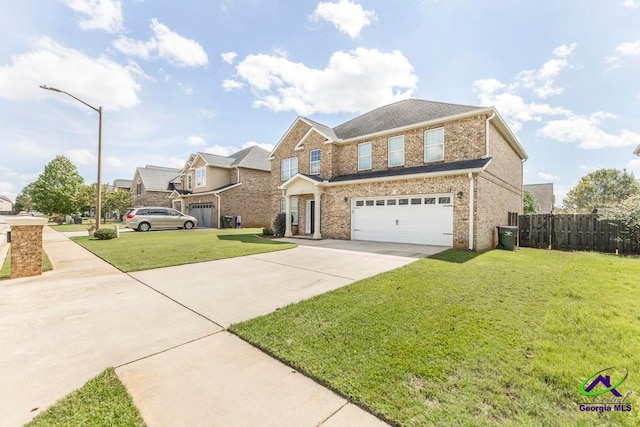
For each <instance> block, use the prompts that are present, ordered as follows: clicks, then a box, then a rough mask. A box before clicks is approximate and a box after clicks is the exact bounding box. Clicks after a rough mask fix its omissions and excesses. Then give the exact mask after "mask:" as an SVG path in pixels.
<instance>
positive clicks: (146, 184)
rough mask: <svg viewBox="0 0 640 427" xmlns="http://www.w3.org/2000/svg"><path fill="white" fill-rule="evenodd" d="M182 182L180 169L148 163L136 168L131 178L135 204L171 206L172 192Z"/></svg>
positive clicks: (135, 205) (136, 205)
mask: <svg viewBox="0 0 640 427" xmlns="http://www.w3.org/2000/svg"><path fill="white" fill-rule="evenodd" d="M179 184H180V169H175V168H166V167H162V166H151V165H147V166H145V167H143V168H136V172H135V174H134V175H133V179H132V180H131V189H130V191H131V194H132V195H133V206H134V207H140V206H164V207H167V208H170V207H171V199H170V198H169V196H170V195H171V192H172V191H173V190H174V189H176V188H177V187H176V185H179Z"/></svg>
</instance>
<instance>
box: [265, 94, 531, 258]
mask: <svg viewBox="0 0 640 427" xmlns="http://www.w3.org/2000/svg"><path fill="white" fill-rule="evenodd" d="M526 158H527V155H526V153H525V152H524V150H523V148H522V147H521V145H520V143H519V142H518V140H517V138H516V137H515V136H514V134H513V133H512V132H511V130H510V129H509V128H508V126H507V124H506V123H505V122H504V120H503V119H502V117H500V115H499V114H498V112H497V111H496V109H495V108H493V107H488V108H485V107H472V106H466V105H455V104H445V103H440V102H432V101H424V100H418V99H408V100H404V101H400V102H397V103H394V104H391V105H387V106H384V107H380V108H377V109H375V110H373V111H370V112H368V113H366V114H363V115H361V116H359V117H356V118H354V119H352V120H350V121H348V122H346V123H343V124H341V125H339V126H336V127H334V128H331V127H328V126H325V125H322V124H320V123H317V122H314V121H312V120H309V119H307V118H304V117H298V118H297V119H296V120H295V121H294V123H293V124H292V125H291V127H290V128H289V129H288V130H287V132H286V133H285V134H284V136H283V137H282V139H281V140H280V141H279V142H278V144H277V145H276V147H275V148H274V150H273V151H272V152H271V154H270V156H269V159H270V160H271V166H272V167H271V172H272V175H271V195H272V200H273V202H272V203H273V204H272V208H271V210H272V212H273V215H275V213H277V212H285V211H286V212H288V213H290V215H287V216H286V217H287V227H286V235H287V236H290V235H292V234H305V235H310V236H312V237H313V238H323V237H324V238H333V239H353V240H371V241H382V242H404V243H417V244H432V245H442V246H453V247H456V248H468V249H472V250H482V249H488V248H492V247H495V245H496V243H497V241H496V239H497V237H496V233H495V228H496V226H497V225H505V224H506V222H507V213H508V212H518V213H522V194H523V192H522V184H523V183H522V179H523V166H522V163H523V161H524V160H526ZM470 219H471V220H470Z"/></svg>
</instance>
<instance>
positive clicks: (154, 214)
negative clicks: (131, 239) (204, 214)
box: [122, 206, 198, 231]
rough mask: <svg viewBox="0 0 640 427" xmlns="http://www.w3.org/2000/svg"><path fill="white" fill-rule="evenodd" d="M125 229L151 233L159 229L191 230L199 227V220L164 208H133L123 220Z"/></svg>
mask: <svg viewBox="0 0 640 427" xmlns="http://www.w3.org/2000/svg"><path fill="white" fill-rule="evenodd" d="M122 224H123V225H124V227H125V228H133V229H134V230H136V231H149V230H151V229H158V228H184V229H187V230H191V229H192V228H193V227H197V226H198V220H197V219H195V218H194V217H192V216H189V215H185V214H183V213H182V212H180V211H177V210H175V209H170V208H163V207H155V206H152V207H143V208H132V209H129V210H128V211H127V213H126V214H125V215H124V218H123V220H122Z"/></svg>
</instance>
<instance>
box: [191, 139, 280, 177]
mask: <svg viewBox="0 0 640 427" xmlns="http://www.w3.org/2000/svg"><path fill="white" fill-rule="evenodd" d="M197 156H200V157H201V158H202V160H204V162H205V163H206V164H207V165H208V166H218V167H223V168H233V167H242V168H248V169H258V170H264V171H271V162H269V160H267V157H269V152H268V151H267V150H265V149H263V148H260V147H258V146H257V145H252V146H251V147H247V148H243V149H242V150H240V151H237V152H235V153H233V154H231V155H229V156H227V157H225V156H220V155H218V154H211V153H203V152H198V153H197V154H196V157H197ZM192 163H195V158H194V159H193V160H192Z"/></svg>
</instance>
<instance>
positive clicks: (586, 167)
mask: <svg viewBox="0 0 640 427" xmlns="http://www.w3.org/2000/svg"><path fill="white" fill-rule="evenodd" d="M603 167H604V166H602V165H601V164H597V165H580V169H582V170H583V171H587V172H594V171H597V170H598V169H602V168H603Z"/></svg>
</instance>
